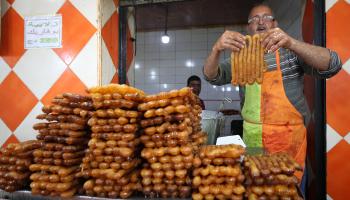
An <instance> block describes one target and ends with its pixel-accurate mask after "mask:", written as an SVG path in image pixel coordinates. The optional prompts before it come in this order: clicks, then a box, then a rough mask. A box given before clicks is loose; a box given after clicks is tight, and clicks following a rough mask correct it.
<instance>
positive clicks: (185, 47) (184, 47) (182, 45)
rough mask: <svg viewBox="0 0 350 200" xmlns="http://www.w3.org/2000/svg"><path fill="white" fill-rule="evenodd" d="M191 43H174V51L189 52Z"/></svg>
mask: <svg viewBox="0 0 350 200" xmlns="http://www.w3.org/2000/svg"><path fill="white" fill-rule="evenodd" d="M191 48H192V47H191V43H190V42H181V43H176V45H175V50H176V51H191Z"/></svg>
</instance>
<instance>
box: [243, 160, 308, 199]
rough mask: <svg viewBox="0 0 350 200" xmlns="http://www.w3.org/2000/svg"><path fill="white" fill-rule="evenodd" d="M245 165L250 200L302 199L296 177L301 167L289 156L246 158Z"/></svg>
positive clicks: (247, 194)
mask: <svg viewBox="0 0 350 200" xmlns="http://www.w3.org/2000/svg"><path fill="white" fill-rule="evenodd" d="M243 165H244V168H245V170H244V171H245V176H246V187H247V188H246V189H247V192H246V197H247V198H248V199H249V200H258V199H272V200H274V199H276V200H277V199H290V200H299V199H302V198H301V197H299V194H298V191H297V185H298V179H297V177H295V176H294V172H295V171H296V170H301V166H300V165H299V164H298V163H296V162H295V161H294V160H293V159H292V158H291V157H290V156H289V155H288V154H286V153H278V154H272V155H257V156H246V157H245V158H244V163H243Z"/></svg>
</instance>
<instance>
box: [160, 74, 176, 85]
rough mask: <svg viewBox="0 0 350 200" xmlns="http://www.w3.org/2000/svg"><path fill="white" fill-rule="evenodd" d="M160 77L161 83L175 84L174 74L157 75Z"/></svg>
mask: <svg viewBox="0 0 350 200" xmlns="http://www.w3.org/2000/svg"><path fill="white" fill-rule="evenodd" d="M159 77H160V79H159V82H160V83H161V84H164V83H166V84H175V83H176V81H175V76H174V75H161V76H159Z"/></svg>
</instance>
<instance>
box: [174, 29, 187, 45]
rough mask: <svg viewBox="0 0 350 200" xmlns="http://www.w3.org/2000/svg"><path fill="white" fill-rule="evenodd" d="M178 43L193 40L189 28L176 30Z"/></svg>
mask: <svg viewBox="0 0 350 200" xmlns="http://www.w3.org/2000/svg"><path fill="white" fill-rule="evenodd" d="M175 37H176V43H183V42H191V32H190V31H188V30H177V31H175Z"/></svg>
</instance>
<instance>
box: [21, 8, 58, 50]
mask: <svg viewBox="0 0 350 200" xmlns="http://www.w3.org/2000/svg"><path fill="white" fill-rule="evenodd" d="M61 47H62V15H55V16H33V17H25V19H24V48H25V49H32V48H61Z"/></svg>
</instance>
